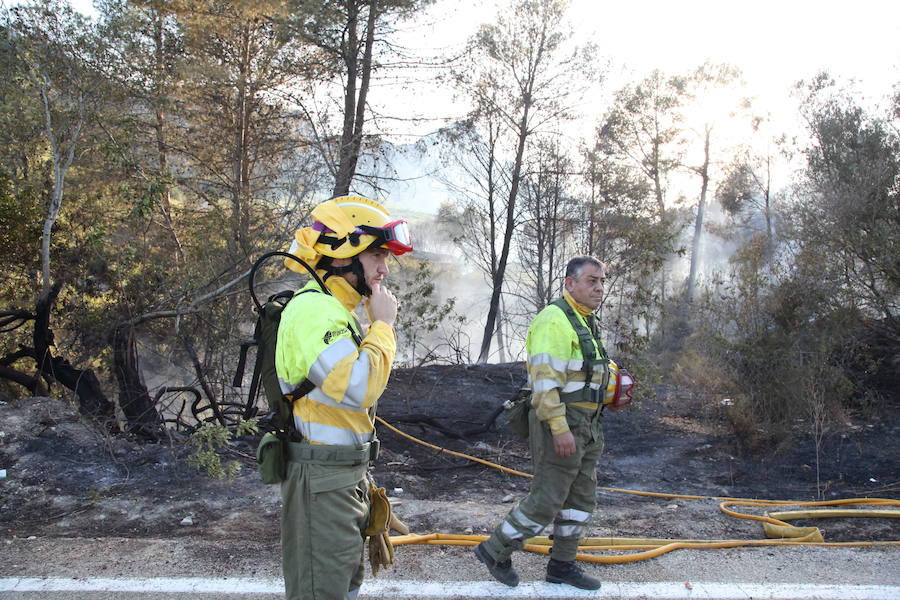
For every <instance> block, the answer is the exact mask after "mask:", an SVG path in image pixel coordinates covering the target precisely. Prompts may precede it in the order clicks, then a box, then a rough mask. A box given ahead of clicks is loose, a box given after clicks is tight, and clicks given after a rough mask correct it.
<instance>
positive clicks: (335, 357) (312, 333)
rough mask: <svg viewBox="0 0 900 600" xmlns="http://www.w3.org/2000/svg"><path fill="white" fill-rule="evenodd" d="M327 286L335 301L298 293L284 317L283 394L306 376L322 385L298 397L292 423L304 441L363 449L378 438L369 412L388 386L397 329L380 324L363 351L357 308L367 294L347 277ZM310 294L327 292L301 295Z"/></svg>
mask: <svg viewBox="0 0 900 600" xmlns="http://www.w3.org/2000/svg"><path fill="white" fill-rule="evenodd" d="M325 285H326V286H327V287H328V289H329V291H331V293H332V294H333V296H329V295H328V294H325V293H321V292H317V291H311V292H306V293H302V294H301V293H299V292H298V294H299V295H295V296H294V298H293V299H292V300H291V301H290V302H289V303H288V305H287V306H286V307H285V309H284V311H283V312H282V314H281V323H280V324H279V326H278V342H277V344H276V347H275V369H276V371H277V373H278V381H279V383H280V384H281V390H282V392H284V393H285V394H288V393H290V392H291V391H293V390H295V389H296V388H297V386H298V385H300V383H302V382H303V380H304V379H306V378H309V380H310V381H311V382H312V383H313V384H315V386H316V387H315V388H314V389H313V390H312V391H311V392H310V393H309V394H308V395H306V396H305V397H303V398H294V404H293V406H294V424H295V425H296V427H297V431H299V432H300V434H301V435H302V436H303V437H304V439H305V441H307V442H309V443H312V444H329V445H342V446H357V445H360V444H364V443H366V442H369V441H371V440H372V439H373V437H374V423H373V422H372V417H371V416H370V415H369V408H371V407H372V405H373V404H375V402H376V401H377V400H378V398H379V397H380V396H381V394H382V392H384V388H385V387H386V386H387V382H388V377H389V375H390V372H391V364H392V363H393V362H394V356H395V354H396V353H397V342H396V339H395V337H394V330H393V329H392V328H391V326H389V325H388V324H387V323H385V322H383V321H375V322H374V323H372V324H371V326H370V327H369V331H368V332H367V333H366V335H365V337H363V338H362V344H361V345H360V346H359V347H357V345H356V343H355V342H354V341H353V337H352V336H351V333H350V331H351V328H352V329H353V331H356V332H357V334H360V331H359V323H358V322H357V320H356V317H355V316H354V315H353V313H352V310H353V309H354V308H355V307H356V305H357V304H359V302H360V300H361V299H362V296H360V295H359V293H358V292H357V291H356V290H354V289H353V287H352V286H350V284H349V283H348V282H347V280H346V279H344V278H343V277H337V276H334V277H330V278H329V279H328V281H327V282H326V283H325ZM310 288H312V289H321V288H320V287H319V286H318V284H316V283H315V281H311V282H309V283H308V284H307V285H306V286H305V287H304V288H303V289H304V290H305V289H310ZM301 291H302V290H301Z"/></svg>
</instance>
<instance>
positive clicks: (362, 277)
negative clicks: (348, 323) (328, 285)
mask: <svg viewBox="0 0 900 600" xmlns="http://www.w3.org/2000/svg"><path fill="white" fill-rule="evenodd" d="M323 266H324V268H325V281H328V278H329V277H331V276H332V275H343V274H344V273H353V274H354V275H356V284H354V285H353V289H355V290H356V291H357V292H359V294H360V295H361V296H371V295H372V288H370V287H369V284H368V283H366V273H365V270H364V269H363V265H362V262H361V261H360V260H359V256H354V257H353V258H352V262H351V263H350V264H349V265H345V266H343V267H335V266H334V265H332V264H331V262H330V261H329V263H328V264H327V265H323Z"/></svg>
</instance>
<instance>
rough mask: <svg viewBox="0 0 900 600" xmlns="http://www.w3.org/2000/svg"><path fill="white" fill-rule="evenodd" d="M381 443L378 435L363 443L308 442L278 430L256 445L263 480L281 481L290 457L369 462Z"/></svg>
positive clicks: (326, 462) (344, 463)
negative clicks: (287, 437) (283, 435)
mask: <svg viewBox="0 0 900 600" xmlns="http://www.w3.org/2000/svg"><path fill="white" fill-rule="evenodd" d="M380 447H381V443H380V442H379V441H378V439H377V438H376V439H374V440H372V441H371V442H369V443H368V444H362V445H361V446H316V445H313V444H309V443H306V442H288V441H285V440H284V439H282V438H281V437H279V436H278V435H277V434H275V433H267V434H266V435H264V436H263V438H262V440H260V442H259V446H258V447H257V449H256V460H257V462H258V463H259V466H258V470H259V475H260V477H261V478H262V481H263V483H267V484H273V483H281V482H282V481H284V479H285V478H286V477H287V463H288V461H294V462H302V463H312V464H319V465H338V466H351V467H352V466H358V465H368V464H369V463H370V462H372V461H374V460H375V459H376V458H378V450H379V448H380Z"/></svg>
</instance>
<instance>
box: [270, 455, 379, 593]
mask: <svg viewBox="0 0 900 600" xmlns="http://www.w3.org/2000/svg"><path fill="white" fill-rule="evenodd" d="M288 456H289V461H288V465H287V477H286V478H285V480H284V481H283V482H282V483H281V498H282V505H283V507H282V515H281V548H282V561H283V572H284V587H285V595H286V598H287V600H348V599H349V600H355V598H356V595H357V594H358V593H359V587H360V585H362V581H363V574H364V572H365V569H364V562H363V561H364V551H365V546H364V539H363V532H364V531H365V529H366V525H367V524H368V520H369V482H368V480H367V479H366V470H367V468H368V464H369V445H368V444H366V445H364V446H358V447H351V446H314V445H310V444H295V443H291V444H289V448H288Z"/></svg>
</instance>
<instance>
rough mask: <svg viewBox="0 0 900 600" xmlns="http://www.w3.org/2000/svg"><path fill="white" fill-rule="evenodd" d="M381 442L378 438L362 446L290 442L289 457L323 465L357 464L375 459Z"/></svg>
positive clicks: (297, 460) (288, 445)
mask: <svg viewBox="0 0 900 600" xmlns="http://www.w3.org/2000/svg"><path fill="white" fill-rule="evenodd" d="M380 446H381V443H380V442H379V441H378V440H377V439H376V440H372V441H371V442H370V443H368V444H362V445H361V446H322V445H315V444H309V443H306V442H288V443H287V459H288V460H290V461H294V462H302V463H313V464H321V465H345V466H355V465H361V464H364V463H369V462H371V461H374V460H375V459H376V458H377V457H378V451H379V448H380Z"/></svg>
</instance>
